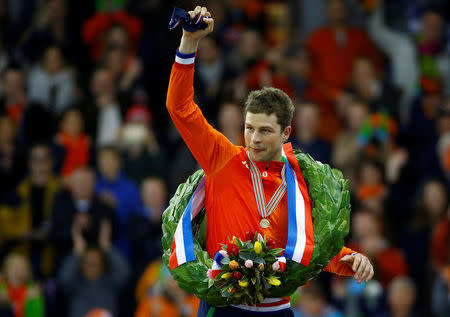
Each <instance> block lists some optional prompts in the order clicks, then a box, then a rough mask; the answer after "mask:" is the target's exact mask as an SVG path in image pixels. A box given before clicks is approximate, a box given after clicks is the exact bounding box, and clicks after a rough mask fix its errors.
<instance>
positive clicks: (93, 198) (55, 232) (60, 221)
mask: <svg viewBox="0 0 450 317" xmlns="http://www.w3.org/2000/svg"><path fill="white" fill-rule="evenodd" d="M94 189H95V174H94V172H93V171H92V170H90V169H86V168H79V169H77V170H75V171H74V172H73V173H72V175H71V176H70V178H69V184H68V187H67V189H63V190H61V191H60V192H59V193H58V194H57V196H56V197H55V202H54V203H53V210H52V218H51V225H50V239H51V241H52V242H53V243H54V246H55V251H56V255H57V257H56V261H57V263H58V264H59V263H60V262H59V261H60V260H61V258H62V257H63V256H65V255H67V254H68V253H70V251H71V249H72V237H71V234H70V230H71V228H72V225H73V224H74V223H75V224H76V225H77V226H80V227H81V229H82V232H83V235H84V238H85V239H86V241H87V243H93V242H95V241H97V240H98V233H99V228H100V223H101V221H102V220H105V219H106V220H109V221H110V222H111V223H112V224H113V229H114V224H115V210H114V209H112V208H111V207H110V206H108V205H106V204H104V203H103V202H102V201H101V200H100V197H99V196H97V195H96V194H95V191H94ZM113 233H114V231H113ZM56 267H58V266H56Z"/></svg>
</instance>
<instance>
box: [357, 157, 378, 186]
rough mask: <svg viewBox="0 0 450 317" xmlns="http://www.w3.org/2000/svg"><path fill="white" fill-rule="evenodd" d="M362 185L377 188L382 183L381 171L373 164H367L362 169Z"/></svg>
mask: <svg viewBox="0 0 450 317" xmlns="http://www.w3.org/2000/svg"><path fill="white" fill-rule="evenodd" d="M361 183H362V184H365V185H369V186H375V185H379V184H381V183H382V175H381V172H380V170H379V169H378V168H377V167H376V166H375V165H373V164H371V163H369V162H365V163H364V165H363V166H362V167H361Z"/></svg>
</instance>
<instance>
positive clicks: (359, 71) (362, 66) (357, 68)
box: [352, 58, 376, 85]
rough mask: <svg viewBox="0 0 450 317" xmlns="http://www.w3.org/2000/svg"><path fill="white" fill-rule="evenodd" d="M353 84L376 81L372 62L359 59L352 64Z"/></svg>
mask: <svg viewBox="0 0 450 317" xmlns="http://www.w3.org/2000/svg"><path fill="white" fill-rule="evenodd" d="M352 76H353V83H354V84H356V85H357V84H358V83H361V82H363V83H367V82H371V81H373V80H375V79H376V76H375V69H374V67H373V64H372V62H371V61H370V60H369V59H367V58H360V59H358V60H356V61H355V63H354V64H353V74H352Z"/></svg>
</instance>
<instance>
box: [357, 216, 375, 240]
mask: <svg viewBox="0 0 450 317" xmlns="http://www.w3.org/2000/svg"><path fill="white" fill-rule="evenodd" d="M352 220H353V221H352V233H353V236H354V237H355V239H357V240H359V239H361V238H362V237H366V236H369V235H375V234H378V233H379V228H378V221H377V219H376V218H375V217H374V216H373V215H372V214H370V213H369V212H367V211H362V212H359V213H356V214H355V215H354V216H353V219H352Z"/></svg>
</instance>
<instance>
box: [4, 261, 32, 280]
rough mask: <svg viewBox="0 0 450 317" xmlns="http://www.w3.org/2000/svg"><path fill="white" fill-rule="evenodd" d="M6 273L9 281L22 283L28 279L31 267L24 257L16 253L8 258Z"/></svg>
mask: <svg viewBox="0 0 450 317" xmlns="http://www.w3.org/2000/svg"><path fill="white" fill-rule="evenodd" d="M5 273H6V279H7V280H8V282H10V283H12V284H14V285H21V284H24V283H25V282H26V281H27V280H28V278H29V275H30V269H29V266H28V263H27V261H26V260H25V258H24V257H22V256H20V255H15V256H12V257H11V258H9V259H8V261H7V264H6V272H5Z"/></svg>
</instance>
